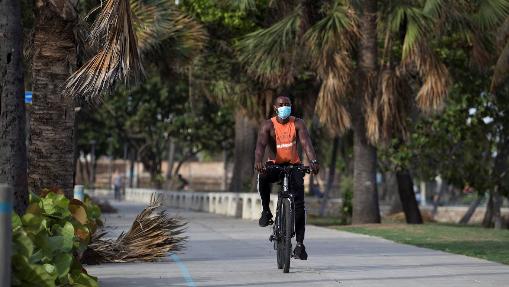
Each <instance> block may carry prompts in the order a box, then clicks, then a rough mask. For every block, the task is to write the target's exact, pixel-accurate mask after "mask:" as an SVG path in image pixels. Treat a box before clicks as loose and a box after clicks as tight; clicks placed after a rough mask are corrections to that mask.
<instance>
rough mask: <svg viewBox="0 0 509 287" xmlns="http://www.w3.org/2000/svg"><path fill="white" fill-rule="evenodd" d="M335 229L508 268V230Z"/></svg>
mask: <svg viewBox="0 0 509 287" xmlns="http://www.w3.org/2000/svg"><path fill="white" fill-rule="evenodd" d="M335 228H336V229H338V230H342V231H348V232H354V233H361V234H367V235H373V236H379V237H382V238H385V239H389V240H392V241H395V242H399V243H404V244H409V245H415V246H419V247H426V248H430V249H435V250H442V251H446V252H450V253H456V254H463V255H467V256H472V257H478V258H482V259H486V260H490V261H495V262H499V263H503V264H509V248H508V246H509V230H494V229H485V228H482V227H476V226H458V225H444V224H437V223H428V224H422V225H407V224H380V225H358V226H335Z"/></svg>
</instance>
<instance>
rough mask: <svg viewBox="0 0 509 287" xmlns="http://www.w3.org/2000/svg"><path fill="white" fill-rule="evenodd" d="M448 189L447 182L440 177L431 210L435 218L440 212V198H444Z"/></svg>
mask: <svg viewBox="0 0 509 287" xmlns="http://www.w3.org/2000/svg"><path fill="white" fill-rule="evenodd" d="M446 189H447V184H445V183H444V181H443V180H442V179H439V181H438V185H437V190H438V193H437V192H435V196H434V197H433V211H432V212H431V216H432V217H433V218H435V216H436V215H437V213H438V206H439V205H440V200H441V199H442V196H443V195H444V193H445V190H446Z"/></svg>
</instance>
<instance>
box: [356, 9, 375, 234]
mask: <svg viewBox="0 0 509 287" xmlns="http://www.w3.org/2000/svg"><path fill="white" fill-rule="evenodd" d="M362 9H363V15H362V18H361V20H360V32H361V35H363V37H362V39H361V43H360V50H359V58H360V59H359V68H360V72H361V77H360V79H361V82H360V84H359V85H358V88H357V90H358V91H359V95H362V96H360V97H359V98H358V100H357V101H356V102H355V104H356V110H355V111H354V117H353V132H354V193H353V201H352V202H353V214H352V223H354V224H359V223H380V209H379V206H378V191H377V187H376V160H377V159H376V149H375V148H374V147H373V146H372V145H371V144H370V143H369V142H368V140H367V138H366V127H365V118H364V115H363V109H362V105H363V102H364V100H363V99H366V100H367V101H368V102H371V101H372V100H373V98H374V97H375V94H374V93H375V89H373V88H371V87H372V86H373V85H374V84H375V83H374V82H375V79H376V73H377V38H376V29H377V24H376V12H377V1H376V0H364V1H363V4H362Z"/></svg>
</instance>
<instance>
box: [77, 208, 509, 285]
mask: <svg viewBox="0 0 509 287" xmlns="http://www.w3.org/2000/svg"><path fill="white" fill-rule="evenodd" d="M112 203H113V205H114V206H115V207H116V208H117V209H118V210H119V212H120V213H118V214H113V215H107V216H105V225H106V226H107V228H108V230H109V231H110V232H109V234H110V235H111V236H112V237H115V236H118V234H120V232H122V231H124V230H126V229H128V228H129V226H130V224H131V223H132V219H133V218H134V216H135V215H136V214H137V212H139V211H140V210H142V209H143V207H144V206H143V205H141V204H136V203H126V202H112ZM169 212H170V214H172V215H178V216H181V217H184V218H185V219H186V220H187V221H188V222H189V228H188V231H187V235H188V236H189V242H188V244H187V251H185V252H184V253H183V254H178V256H171V257H170V256H169V257H168V258H166V259H165V260H163V261H162V262H158V263H126V264H103V265H98V266H88V267H86V268H87V270H88V271H89V273H90V274H92V275H94V276H98V277H99V282H100V285H101V286H104V287H109V286H125V287H128V286H133V287H134V286H136V287H139V286H209V287H212V286H232V287H233V286H370V287H373V286H391V287H392V286H434V287H437V286H458V287H460V286H461V287H467V286H497V287H498V286H509V283H508V282H509V266H506V265H501V264H498V263H493V262H489V261H485V260H480V259H476V258H470V257H466V256H461V255H453V254H448V253H444V252H439V251H433V250H429V249H424V248H417V247H413V246H408V245H402V244H397V243H394V242H391V241H387V240H384V239H380V238H376V237H369V236H364V235H358V234H352V233H347V232H340V231H335V230H331V229H326V228H320V227H315V226H307V231H306V240H305V244H306V248H307V251H308V253H309V260H307V261H298V260H293V261H292V266H291V269H290V273H289V274H283V273H282V272H281V271H280V270H278V269H277V267H276V259H275V252H274V250H273V249H272V244H271V243H270V242H269V241H268V237H269V234H270V231H271V229H270V228H268V227H267V228H260V227H258V226H257V222H254V221H245V220H239V219H234V218H228V217H222V216H218V215H212V214H207V213H197V212H185V211H181V210H169Z"/></svg>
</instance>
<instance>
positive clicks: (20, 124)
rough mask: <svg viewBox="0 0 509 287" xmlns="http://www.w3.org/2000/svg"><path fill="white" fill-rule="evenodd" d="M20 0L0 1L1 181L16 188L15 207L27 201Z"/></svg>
mask: <svg viewBox="0 0 509 287" xmlns="http://www.w3.org/2000/svg"><path fill="white" fill-rule="evenodd" d="M19 3H20V2H19V1H16V0H3V1H0V183H5V184H7V185H9V186H11V187H12V188H13V189H14V210H15V211H16V212H17V213H18V214H23V213H24V211H25V209H26V207H27V205H28V187H27V149H26V132H25V130H26V114H25V99H24V82H23V65H22V63H23V57H22V51H23V44H22V41H23V29H22V26H21V10H20V4H19Z"/></svg>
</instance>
